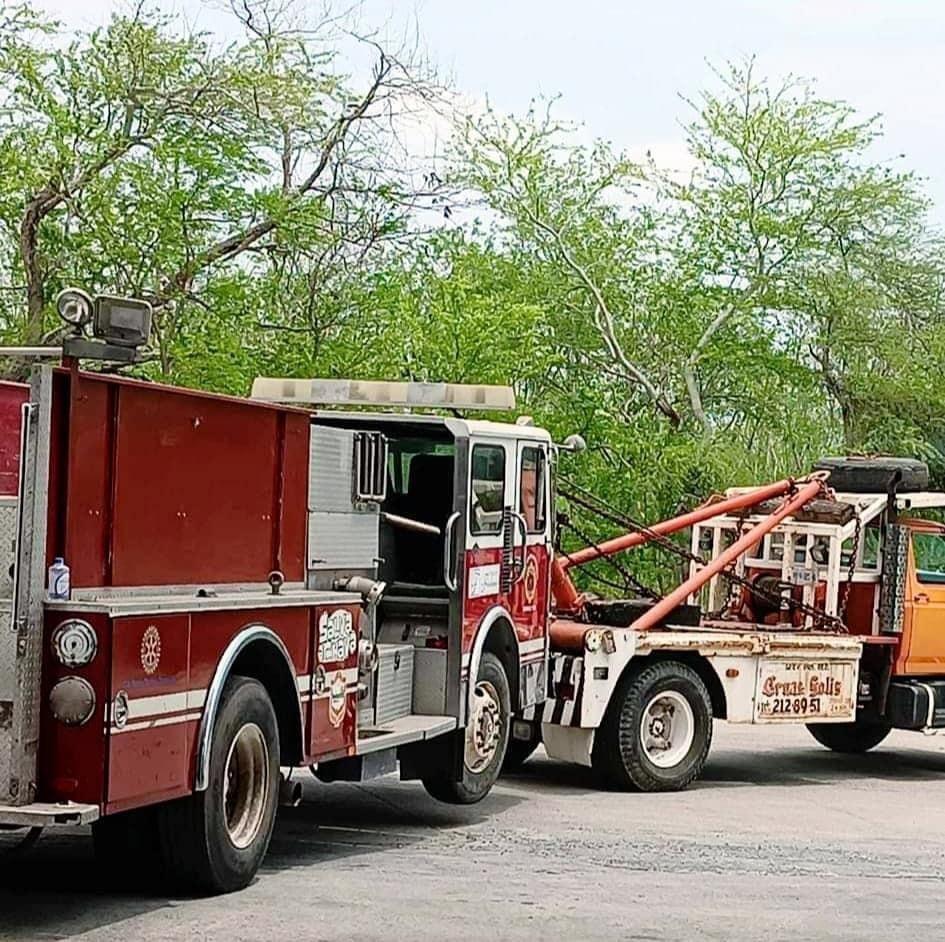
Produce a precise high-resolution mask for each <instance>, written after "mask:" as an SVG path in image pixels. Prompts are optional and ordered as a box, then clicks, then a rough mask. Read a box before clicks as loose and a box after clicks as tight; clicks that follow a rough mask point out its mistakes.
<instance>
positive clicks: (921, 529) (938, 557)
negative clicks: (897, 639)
mask: <svg viewBox="0 0 945 942" xmlns="http://www.w3.org/2000/svg"><path fill="white" fill-rule="evenodd" d="M908 525H909V529H910V530H911V534H912V539H911V546H910V549H909V571H908V576H907V579H906V604H905V619H904V624H903V638H902V648H901V651H900V656H899V661H898V663H897V665H896V671H897V673H900V674H913V675H921V674H942V673H945V526H942V525H941V524H938V523H933V522H931V521H925V520H922V521H910V522H909V524H908Z"/></svg>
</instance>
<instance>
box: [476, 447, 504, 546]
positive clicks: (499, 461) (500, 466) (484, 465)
mask: <svg viewBox="0 0 945 942" xmlns="http://www.w3.org/2000/svg"><path fill="white" fill-rule="evenodd" d="M471 478H472V480H471V482H470V508H469V529H470V532H472V533H478V534H484V533H498V532H499V531H500V530H501V529H502V508H503V507H504V506H505V449H504V448H503V447H502V446H501V445H474V446H473V450H472V475H471Z"/></svg>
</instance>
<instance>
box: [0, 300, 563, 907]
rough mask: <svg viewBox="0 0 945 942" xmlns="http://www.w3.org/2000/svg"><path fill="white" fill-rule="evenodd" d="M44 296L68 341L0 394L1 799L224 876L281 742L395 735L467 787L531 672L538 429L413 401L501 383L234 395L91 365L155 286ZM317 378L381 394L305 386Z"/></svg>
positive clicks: (541, 439)
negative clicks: (62, 581) (89, 327)
mask: <svg viewBox="0 0 945 942" xmlns="http://www.w3.org/2000/svg"><path fill="white" fill-rule="evenodd" d="M60 309H61V311H62V312H64V315H67V316H68V319H69V320H70V321H71V322H73V323H76V324H77V330H76V333H75V335H74V336H72V337H70V338H68V339H67V342H66V344H65V345H64V348H63V353H64V355H65V363H64V365H63V366H60V367H55V368H53V367H49V366H46V367H41V368H38V369H37V370H36V371H35V372H34V375H33V378H32V380H31V383H30V385H29V386H28V387H24V386H17V385H12V384H6V385H4V386H3V388H2V396H0V427H2V429H3V430H4V431H5V432H6V433H7V435H6V439H5V441H4V442H3V445H2V450H0V481H2V483H3V484H4V486H5V494H6V496H5V497H4V498H3V504H2V506H0V512H2V514H3V517H2V520H0V526H2V532H3V534H4V537H3V539H2V541H0V548H2V549H3V550H4V553H5V555H6V557H7V558H6V559H4V560H2V561H0V567H2V569H0V571H2V572H3V573H4V575H5V578H7V581H6V586H5V587H6V593H5V594H6V596H7V600H8V601H7V616H6V617H8V618H9V622H8V630H6V631H3V632H2V634H0V804H2V807H0V825H5V826H30V827H40V826H44V825H48V824H60V823H61V824H73V823H89V822H91V823H92V828H93V833H94V838H95V844H96V850H97V853H98V854H100V855H101V856H102V857H103V859H105V860H106V861H109V862H115V863H116V864H117V865H118V866H123V865H124V866H126V865H127V860H128V854H129V853H131V852H135V853H138V854H139V855H140V853H141V851H143V850H146V851H147V852H148V853H147V855H146V859H149V860H153V861H158V862H159V863H160V864H161V866H162V868H163V869H164V871H166V873H167V874H170V875H172V876H173V878H174V879H175V880H176V881H177V882H178V883H180V884H183V885H186V886H188V887H194V888H201V889H204V890H209V891H227V890H232V889H235V888H239V887H241V886H244V885H245V884H246V883H247V882H248V881H249V880H250V879H251V878H252V876H253V874H254V873H255V871H256V869H257V867H258V866H259V863H260V861H261V859H262V857H263V855H264V853H265V851H266V848H267V845H268V843H269V839H270V836H271V832H272V828H273V821H274V816H275V812H276V806H277V802H278V800H279V797H280V767H287V768H292V767H298V766H311V767H312V769H313V770H314V772H315V774H316V775H317V776H318V777H319V778H321V779H323V780H326V781H334V780H348V781H351V780H354V781H359V780H362V779H366V778H370V777H373V776H377V775H382V774H386V773H388V772H391V771H393V770H394V769H395V768H396V767H397V765H398V764H399V768H400V773H401V776H402V777H403V778H409V779H419V780H421V781H422V782H423V784H424V786H425V787H426V789H427V790H428V791H429V792H430V793H431V795H433V796H435V797H436V798H438V799H440V800H443V801H448V802H461V803H468V802H475V801H478V800H479V799H481V798H482V797H483V796H484V795H485V794H486V793H487V792H488V791H489V789H490V788H491V786H492V784H493V783H494V781H495V780H496V777H497V776H498V774H499V770H500V767H501V763H502V760H503V756H504V754H505V749H506V742H507V738H508V735H509V730H510V716H511V714H512V712H513V711H515V712H519V711H521V710H524V709H527V708H528V707H530V706H532V705H534V704H536V703H538V702H540V701H541V700H542V699H543V698H544V695H545V689H546V681H545V664H546V663H547V657H548V637H547V631H546V627H547V612H548V585H549V572H550V547H551V538H550V533H551V531H550V527H551V521H550V505H549V486H548V478H549V447H550V440H549V436H548V434H547V433H546V432H545V431H543V430H542V429H538V428H535V427H534V426H531V425H527V424H502V423H495V422H486V421H474V420H468V419H464V418H453V417H438V416H434V415H421V414H416V412H414V411H411V410H412V409H413V407H415V406H429V405H435V406H439V407H444V408H448V409H449V410H450V411H451V412H452V413H453V414H454V415H455V414H458V412H459V411H460V410H463V409H464V408H476V409H487V410H495V409H501V408H508V407H509V406H511V405H512V402H511V400H510V399H509V395H508V393H509V391H507V390H505V389H502V388H497V387H472V386H431V385H423V384H421V385H413V384H396V383H393V384H391V383H383V384H371V383H360V384H359V383H339V382H322V383H317V382H316V383H311V382H308V383H301V382H293V381H279V380H277V381H265V380H263V381H257V384H256V387H255V389H254V399H252V400H240V399H233V398H227V397H223V396H214V395H207V394H203V393H199V392H193V391H188V390H183V389H176V388H169V387H166V386H161V385H157V384H153V383H147V382H141V381H134V380H129V379H126V378H122V377H118V376H115V375H106V374H105V373H101V372H98V373H97V372H85V371H82V370H80V369H78V367H77V359H78V357H93V358H94V357H99V358H104V357H108V358H123V359H124V360H125V361H126V362H127V361H129V360H132V359H133V355H132V354H133V345H134V344H136V343H141V342H143V338H145V337H146V336H147V323H146V321H145V318H146V317H147V315H148V313H149V312H148V311H147V309H146V308H145V307H141V306H135V305H134V304H133V303H131V302H125V301H122V300H121V299H113V298H99V299H95V301H94V302H93V301H92V300H91V299H86V298H85V297H84V296H82V295H81V294H80V293H78V292H75V293H73V294H71V295H67V296H65V297H64V298H63V299H62V302H61V304H60ZM86 321H93V323H94V327H93V330H94V333H95V339H89V338H87V337H85V335H84V333H83V332H82V328H83V327H84V325H85V323H86ZM129 333H130V334H131V339H130V340H128V338H127V337H126V335H127V334H129ZM122 342H124V344H125V346H124V350H125V352H124V353H123V352H122V351H121V350H117V351H116V350H114V349H112V348H114V347H115V346H116V344H117V346H119V347H121V346H122ZM129 349H130V350H131V351H132V354H129V353H128V350H129ZM285 402H290V403H292V404H290V405H287V404H283V403H285ZM333 402H337V403H338V404H344V405H345V406H351V405H361V406H368V407H372V408H375V409H376V408H377V403H378V402H381V403H383V406H382V408H384V409H385V410H386V411H365V410H361V411H344V410H339V409H336V410H334V411H331V410H328V411H311V410H303V409H301V408H298V405H300V404H302V403H307V404H312V403H322V404H324V403H329V404H330V403H333ZM57 558H61V559H62V560H63V561H64V565H65V566H67V567H68V568H69V574H70V577H71V588H70V590H69V592H68V594H67V597H65V598H51V597H50V593H49V586H48V584H47V571H48V567H49V566H50V564H51V563H52V562H53V560H55V559H57ZM7 573H9V576H8V577H7V576H6V574H7ZM281 782H282V784H281V793H282V796H283V797H284V798H286V797H291V794H292V785H291V783H290V782H287V780H286V779H285V778H282V779H281ZM136 859H142V857H141V856H138V857H137V858H136Z"/></svg>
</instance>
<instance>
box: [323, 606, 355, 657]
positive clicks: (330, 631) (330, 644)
mask: <svg viewBox="0 0 945 942" xmlns="http://www.w3.org/2000/svg"><path fill="white" fill-rule="evenodd" d="M357 648H358V636H357V635H356V634H355V631H354V619H353V618H352V617H351V612H349V611H348V610H347V609H346V608H336V609H335V610H334V611H333V612H323V613H322V616H321V617H320V618H319V619H318V662H319V664H332V663H335V662H337V661H346V660H347V659H348V658H349V657H350V656H351V655H352V654H354V652H355V651H356V650H357Z"/></svg>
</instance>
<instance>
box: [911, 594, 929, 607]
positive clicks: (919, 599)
mask: <svg viewBox="0 0 945 942" xmlns="http://www.w3.org/2000/svg"><path fill="white" fill-rule="evenodd" d="M912 601H913V602H915V604H916V605H928V604H929V597H928V596H927V595H926V594H925V593H924V592H919V593H917V594H916V596H915V598H913V600H912Z"/></svg>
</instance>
